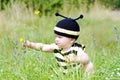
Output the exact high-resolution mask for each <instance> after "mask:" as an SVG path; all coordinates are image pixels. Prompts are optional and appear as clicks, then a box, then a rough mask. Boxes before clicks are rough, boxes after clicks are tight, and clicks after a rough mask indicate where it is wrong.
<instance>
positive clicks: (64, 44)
mask: <svg viewBox="0 0 120 80" xmlns="http://www.w3.org/2000/svg"><path fill="white" fill-rule="evenodd" d="M55 43H56V45H58V46H59V47H60V48H68V47H70V46H71V45H72V44H73V39H72V38H68V37H65V36H60V35H56V38H55Z"/></svg>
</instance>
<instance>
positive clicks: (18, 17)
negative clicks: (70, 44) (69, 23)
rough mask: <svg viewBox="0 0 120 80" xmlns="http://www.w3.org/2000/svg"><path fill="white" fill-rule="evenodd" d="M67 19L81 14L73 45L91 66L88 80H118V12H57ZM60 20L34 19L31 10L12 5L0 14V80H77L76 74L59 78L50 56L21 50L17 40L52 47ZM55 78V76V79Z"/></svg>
mask: <svg viewBox="0 0 120 80" xmlns="http://www.w3.org/2000/svg"><path fill="white" fill-rule="evenodd" d="M61 13H62V14H64V15H66V16H70V17H73V18H75V17H77V16H79V14H80V13H83V14H84V16H85V17H84V19H83V20H78V23H79V24H80V28H81V33H80V37H79V39H78V40H77V42H79V43H82V44H85V45H86V52H87V54H88V55H89V56H90V58H91V61H92V62H93V63H94V65H95V73H94V75H92V76H91V78H89V79H88V80H120V11H110V10H105V9H102V8H94V9H93V10H91V11H90V12H89V13H86V12H84V11H83V12H82V11H81V12H79V11H78V10H77V11H71V12H69V13H67V12H66V11H61ZM61 19H62V18H60V17H56V16H54V14H53V15H52V16H44V15H43V16H41V17H39V16H38V15H35V14H34V12H33V11H32V10H31V9H29V10H28V9H26V8H24V6H19V5H16V4H15V5H13V6H12V7H9V8H7V9H6V10H5V11H1V12H0V47H1V48H0V80H81V79H82V74H81V73H79V72H78V71H77V70H76V71H75V72H74V73H73V74H68V75H63V74H62V73H59V72H58V71H57V65H56V61H55V58H54V55H53V54H52V53H50V54H49V53H45V52H41V51H35V50H32V49H22V46H21V42H20V41H19V40H20V38H24V39H27V40H30V41H34V42H43V43H53V42H54V38H55V36H54V33H53V28H54V26H55V24H56V22H57V21H59V20H61ZM57 75H59V76H57Z"/></svg>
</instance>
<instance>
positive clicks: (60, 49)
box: [23, 13, 93, 73]
mask: <svg viewBox="0 0 120 80" xmlns="http://www.w3.org/2000/svg"><path fill="white" fill-rule="evenodd" d="M56 16H61V17H63V18H64V19H63V20H61V21H59V22H58V23H57V24H56V26H55V27H54V33H55V35H56V38H55V43H51V44H44V43H35V42H30V41H28V40H25V41H24V42H23V46H25V47H29V48H32V49H36V50H42V51H44V52H54V55H55V58H56V61H57V64H58V67H59V69H60V70H62V71H63V72H64V73H68V72H69V70H70V69H71V68H74V67H78V68H80V70H81V69H84V70H85V72H87V73H91V72H92V71H93V64H92V62H91V61H90V58H89V56H88V54H86V53H85V46H84V45H82V44H79V43H76V42H75V41H76V40H77V38H78V37H79V32H80V28H79V25H78V23H77V22H76V20H78V19H81V18H83V15H80V17H78V18H76V19H72V18H67V17H65V16H63V15H60V14H59V13H56Z"/></svg>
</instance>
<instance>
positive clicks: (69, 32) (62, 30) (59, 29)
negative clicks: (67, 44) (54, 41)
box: [54, 27, 79, 35]
mask: <svg viewBox="0 0 120 80" xmlns="http://www.w3.org/2000/svg"><path fill="white" fill-rule="evenodd" d="M54 30H55V31H58V32H62V33H66V34H70V35H79V32H78V31H69V30H66V29H62V28H59V27H55V28H54Z"/></svg>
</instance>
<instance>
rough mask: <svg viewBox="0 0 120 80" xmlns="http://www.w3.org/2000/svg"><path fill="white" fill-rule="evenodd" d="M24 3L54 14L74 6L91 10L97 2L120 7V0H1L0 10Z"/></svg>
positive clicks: (105, 5)
mask: <svg viewBox="0 0 120 80" xmlns="http://www.w3.org/2000/svg"><path fill="white" fill-rule="evenodd" d="M15 2H18V3H22V4H24V5H25V6H26V7H27V8H32V9H33V10H39V11H40V12H41V13H42V14H45V15H47V14H52V13H54V12H57V11H60V10H63V9H64V8H66V7H67V8H69V10H70V9H71V7H74V8H76V9H81V8H83V7H84V8H85V10H86V11H89V10H90V9H91V7H92V6H94V5H95V4H96V3H97V4H100V5H102V6H103V7H106V8H111V9H113V10H116V9H120V0H0V10H4V9H6V7H8V6H11V5H12V4H13V3H15Z"/></svg>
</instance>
